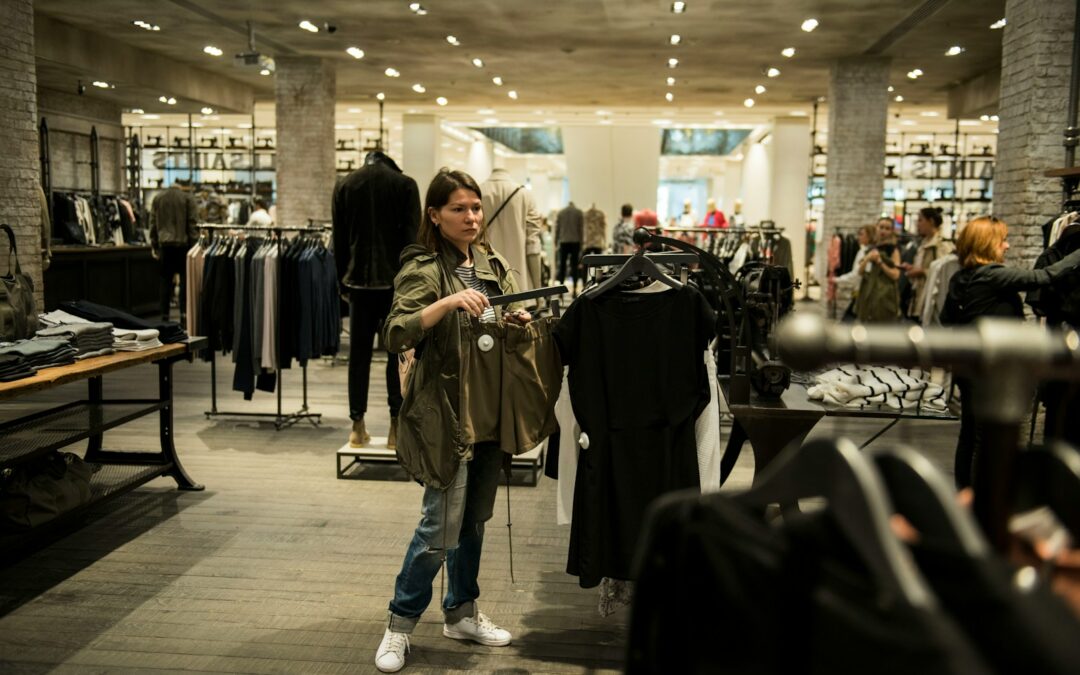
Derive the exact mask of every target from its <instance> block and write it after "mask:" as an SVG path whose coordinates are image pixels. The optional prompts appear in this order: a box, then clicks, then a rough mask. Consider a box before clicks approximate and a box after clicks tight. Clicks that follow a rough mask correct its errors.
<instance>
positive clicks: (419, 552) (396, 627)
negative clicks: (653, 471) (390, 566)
mask: <svg viewBox="0 0 1080 675" xmlns="http://www.w3.org/2000/svg"><path fill="white" fill-rule="evenodd" d="M483 221H484V210H483V199H482V195H481V192H480V187H479V186H478V185H477V184H476V181H475V180H473V179H472V177H471V176H469V175H468V174H466V173H464V172H462V171H450V170H447V169H443V170H442V171H440V172H439V173H438V174H437V175H436V176H435V178H434V179H433V180H432V181H431V186H430V187H429V188H428V191H427V198H426V199H425V202H424V216H423V219H422V221H421V223H420V233H419V236H418V237H417V241H418V244H416V245H413V246H409V247H408V248H406V249H405V250H404V251H403V252H402V254H401V263H402V267H401V272H400V273H398V275H397V278H395V279H394V301H393V305H392V307H391V310H390V316H389V318H388V319H387V327H386V331H385V341H386V344H387V347H388V348H389V349H390V351H392V352H404V351H406V350H408V349H413V348H415V349H416V351H417V359H418V361H420V362H421V363H420V364H419V365H417V366H414V368H422V367H425V366H424V362H426V364H427V366H426V367H428V368H435V369H437V372H435V371H433V372H434V374H435V376H434V377H430V378H428V377H425V378H424V379H423V380H419V381H418V380H417V377H412V378H411V379H410V381H409V382H410V384H409V386H410V387H425V389H420V390H416V389H410V390H409V392H408V396H409V397H413V400H417V399H416V398H415V397H421V396H422V397H425V400H428V399H430V400H434V401H439V402H440V403H438V404H437V405H438V406H439V408H438V409H433V408H427V409H425V410H424V411H423V414H422V415H412V414H406V412H403V413H402V418H401V421H400V427H399V428H400V431H399V437H398V458H399V460H400V461H401V463H402V465H403V466H404V467H405V468H406V470H408V471H409V473H410V475H412V476H414V477H415V478H417V479H418V480H420V481H421V482H422V483H424V485H425V487H424V498H423V502H422V504H421V519H420V524H419V525H417V527H416V531H415V533H414V534H413V538H412V542H411V543H410V544H409V548H408V550H407V551H406V553H405V562H404V564H403V565H402V567H401V573H400V574H399V575H398V577H397V581H396V583H395V586H394V599H393V600H392V601H391V602H390V620H389V625H388V626H387V628H386V632H385V633H384V635H383V639H382V643H380V644H379V649H378V652H376V655H375V665H376V667H377V668H378V669H379V670H381V671H383V672H395V671H398V670H400V669H401V668H402V667H404V665H405V652H406V651H407V650H408V648H409V634H410V633H412V632H413V629H414V628H415V627H416V624H417V622H418V621H419V619H420V615H421V614H423V613H424V610H425V609H427V607H428V604H430V602H431V596H432V582H433V581H434V579H435V577H436V575H438V573H439V569H440V568H441V567H442V563H443V560H444V559H445V560H446V579H447V593H446V597H445V598H444V599H443V602H442V605H443V613H444V615H445V623H444V624H443V635H444V636H446V637H449V638H453V639H455V640H471V641H473V642H478V643H480V644H482V645H487V646H489V647H501V646H503V645H508V644H510V640H511V635H510V633H509V631H506V630H503V629H502V628H499V627H498V626H496V625H495V624H494V623H492V621H491V620H490V619H488V618H487V617H486V616H484V614H483V613H481V612H480V611H479V610H478V609H477V606H476V599H477V597H478V596H479V595H480V587H479V586H478V585H477V577H478V575H479V573H480V552H481V549H482V547H483V542H484V523H485V522H486V521H487V520H489V519H490V518H491V516H492V511H493V509H494V506H495V491H496V489H497V488H498V480H499V471H500V469H501V468H502V466H503V458H504V457H507V456H508V455H506V454H505V453H503V452H502V451H501V450H500V449H499V448H498V447H497V446H496V445H495V444H494V443H478V444H476V445H473V446H467V447H466V448H465V449H466V450H467V453H466V454H465V455H464V456H462V455H459V454H458V453H459V452H460V449H459V448H458V447H457V445H456V443H455V441H454V440H453V439H454V438H455V437H456V435H457V433H456V429H452V428H443V426H442V425H443V424H452V422H451V421H450V420H451V419H453V420H457V419H458V415H459V413H460V410H453V409H452V408H453V407H454V406H456V405H458V404H457V403H451V401H453V402H457V401H459V400H460V393H459V392H460V383H459V381H458V372H459V364H458V360H459V356H458V347H457V342H456V339H455V338H456V336H457V334H458V330H459V327H458V321H459V319H458V310H462V311H464V312H466V313H468V314H470V315H472V316H474V317H478V318H480V319H481V320H494V318H495V313H494V310H493V309H492V307H491V303H490V302H489V301H488V297H489V296H490V295H499V294H506V293H514V292H515V291H516V290H517V285H516V283H515V282H514V278H513V275H512V274H511V272H510V269H509V265H508V263H507V262H506V259H505V258H503V257H502V256H501V255H500V254H499V253H498V252H496V251H494V250H491V249H489V248H487V247H485V246H481V245H474V242H476V241H477V236H478V235H479V233H480V228H481V225H482V224H483ZM504 319H505V320H507V321H512V322H514V323H518V324H522V325H524V324H526V323H528V322H529V321H531V319H532V317H531V316H530V315H529V314H528V313H527V312H523V311H518V312H516V313H510V314H506V315H504ZM429 336H430V338H429ZM451 336H453V337H451ZM413 373H414V375H415V374H416V371H415V370H414V371H413ZM429 388H430V390H429ZM447 407H449V408H450V409H447ZM403 410H404V409H403ZM421 439H422V441H421ZM455 466H456V473H454V474H453V475H454V478H453V479H452V484H450V485H449V486H448V487H446V489H438V488H437V487H433V486H438V485H440V482H439V479H438V478H437V476H438V475H445V473H449V472H450V471H455V469H453V467H455ZM448 467H449V468H448ZM438 469H447V470H446V472H445V473H443V472H439V471H438Z"/></svg>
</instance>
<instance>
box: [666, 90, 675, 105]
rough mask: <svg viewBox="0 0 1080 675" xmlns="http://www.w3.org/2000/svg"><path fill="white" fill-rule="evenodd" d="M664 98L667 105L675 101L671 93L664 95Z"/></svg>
mask: <svg viewBox="0 0 1080 675" xmlns="http://www.w3.org/2000/svg"><path fill="white" fill-rule="evenodd" d="M664 98H666V99H667V102H668V103H671V102H672V101H674V100H675V94H672V93H671V92H670V91H669V92H668V93H666V94H664Z"/></svg>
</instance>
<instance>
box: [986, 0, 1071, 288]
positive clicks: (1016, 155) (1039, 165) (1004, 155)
mask: <svg viewBox="0 0 1080 675" xmlns="http://www.w3.org/2000/svg"><path fill="white" fill-rule="evenodd" d="M1074 17H1075V4H1074V3H1072V2H1062V1H1061V0H1008V1H1007V2H1006V3H1005V18H1006V19H1008V25H1006V26H1005V29H1004V30H1005V34H1004V36H1003V38H1002V55H1001V66H1002V68H1001V101H1000V107H999V113H998V114H999V116H1000V118H1001V121H1000V123H999V127H998V128H999V131H1000V133H999V134H998V144H997V153H998V156H997V166H996V168H995V171H994V214H995V215H996V216H998V217H999V218H1002V219H1004V220H1005V222H1007V223H1008V224H1009V230H1010V231H1009V240H1010V243H1011V244H1012V248H1011V250H1010V251H1009V254H1008V256H1007V262H1008V263H1009V264H1012V265H1016V266H1019V267H1030V266H1031V263H1032V262H1034V260H1035V258H1037V257H1038V255H1039V253H1040V252H1041V251H1042V229H1041V225H1042V224H1043V223H1044V222H1046V221H1047V220H1048V219H1049V218H1051V217H1053V216H1054V215H1056V214H1057V213H1058V212H1059V211H1060V209H1061V194H1062V193H1061V181H1060V179H1056V178H1044V177H1043V175H1042V173H1043V171H1045V170H1046V169H1053V168H1058V167H1061V166H1064V164H1065V150H1064V148H1063V147H1062V144H1061V143H1062V140H1063V132H1064V130H1065V115H1066V110H1067V105H1068V97H1069V72H1070V65H1069V61H1070V57H1071V46H1072V29H1073V21H1074ZM1078 159H1080V158H1078Z"/></svg>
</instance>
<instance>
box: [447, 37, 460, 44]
mask: <svg viewBox="0 0 1080 675" xmlns="http://www.w3.org/2000/svg"><path fill="white" fill-rule="evenodd" d="M446 41H447V42H449V43H450V44H452V45H454V46H455V47H460V46H461V42H460V41H458V39H457V38H456V37H454V36H453V35H447V36H446Z"/></svg>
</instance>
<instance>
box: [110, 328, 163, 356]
mask: <svg viewBox="0 0 1080 675" xmlns="http://www.w3.org/2000/svg"><path fill="white" fill-rule="evenodd" d="M113 337H115V338H116V342H115V343H113V347H114V348H115V349H116V351H118V352H141V351H146V350H147V349H154V348H155V347H161V346H162V344H161V340H159V339H158V332H157V331H156V330H154V329H153V328H146V329H144V330H135V329H134V328H113Z"/></svg>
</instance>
